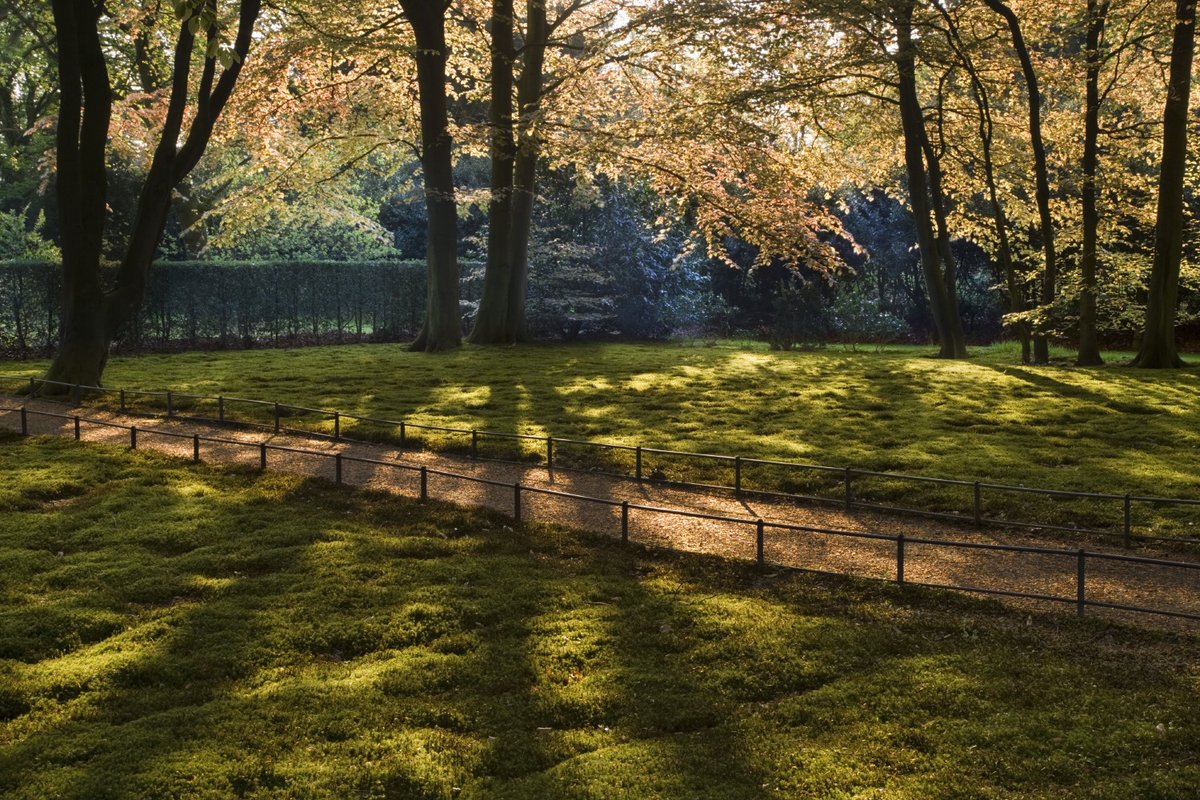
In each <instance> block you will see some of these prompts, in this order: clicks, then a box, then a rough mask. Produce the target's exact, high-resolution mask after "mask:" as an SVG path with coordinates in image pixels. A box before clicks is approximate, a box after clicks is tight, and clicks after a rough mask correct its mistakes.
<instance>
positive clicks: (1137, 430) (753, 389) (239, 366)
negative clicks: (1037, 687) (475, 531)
mask: <svg viewBox="0 0 1200 800" xmlns="http://www.w3.org/2000/svg"><path fill="white" fill-rule="evenodd" d="M928 352H929V349H928V348H893V349H891V350H889V351H888V352H884V353H876V352H871V351H860V352H850V351H847V350H843V349H841V348H830V349H828V350H824V351H820V352H794V353H781V352H771V351H768V350H766V349H765V347H763V346H761V345H759V346H746V345H741V346H733V345H727V346H717V347H703V346H688V345H679V344H580V345H539V346H527V347H517V348H481V347H465V348H463V349H462V350H459V351H456V352H452V353H449V354H445V355H436V356H430V355H426V354H419V353H416V354H415V353H408V352H406V351H405V350H404V349H403V348H402V347H400V346H394V345H356V346H346V347H319V348H309V349H297V350H260V351H249V352H246V351H241V352H220V353H216V352H210V353H187V354H178V355H161V356H157V355H156V356H143V357H138V358H116V359H113V360H112V362H111V363H110V365H109V368H108V371H107V373H106V381H107V382H108V384H109V385H110V386H114V387H115V386H125V387H131V388H141V389H165V388H174V389H176V390H180V391H194V392H198V393H204V394H213V395H215V394H226V395H237V396H243V397H250V398H260V399H269V400H279V401H282V402H285V403H294V404H298V405H307V406H319V407H324V408H336V409H339V410H341V411H344V412H350V413H354V414H360V415H366V416H373V417H383V418H389V419H398V418H404V419H405V420H407V421H410V422H423V423H427V424H434V425H448V426H457V427H465V428H472V427H476V428H480V429H488V430H493V431H499V432H508V433H515V432H519V433H529V434H535V435H541V436H545V435H553V436H556V437H568V438H582V439H594V440H599V441H606V442H614V443H625V444H642V445H645V446H649V447H660V448H668V449H680V450H691V451H703V452H712V453H722V454H730V455H735V454H741V455H747V456H757V457H760V458H767V459H780V460H788V461H803V462H810V463H820V464H828V465H833V466H850V467H855V468H859V469H871V470H886V471H900V472H908V473H915V474H919V475H927V476H935V477H946V478H960V479H966V480H972V481H974V480H980V481H985V482H987V481H994V482H1000V483H1010V484H1025V485H1030V486H1040V487H1046V488H1057V489H1075V490H1084V491H1100V492H1107V493H1115V494H1125V493H1127V492H1128V493H1132V494H1135V495H1138V494H1142V495H1168V496H1181V497H1196V496H1197V491H1196V476H1197V475H1198V474H1200V372H1198V371H1197V370H1196V369H1194V368H1192V369H1187V370H1182V371H1174V372H1157V371H1145V370H1132V369H1129V368H1126V367H1123V366H1109V367H1104V368H1100V369H1079V368H1073V367H1068V366H1061V365H1056V366H1049V367H1031V366H1021V365H1019V364H1017V363H1015V362H1016V351H1015V350H1014V349H1013V348H1012V347H1011V346H1002V347H996V348H991V349H988V348H976V349H974V350H973V354H974V355H973V358H971V359H970V360H969V361H962V362H946V361H940V360H936V359H933V358H928V357H925V355H926V354H927V353H928ZM1063 355H1065V354H1063ZM1125 356H1127V354H1125ZM1122 357H1123V356H1122V354H1108V358H1109V360H1110V363H1111V362H1112V361H1115V360H1119V359H1121V358H1122ZM43 367H44V364H43V363H41V362H36V363H35V362H24V363H15V364H14V363H10V364H8V365H0V371H2V372H7V373H18V374H27V375H36V374H39V371H40V370H41V369H42V368H43ZM13 386H15V384H10V388H11V387H13ZM232 410H233V411H235V412H236V413H242V414H244V413H249V412H250V411H251V409H245V408H241V409H232ZM205 411H206V412H207V413H213V414H215V407H208V408H206V409H205ZM259 413H260V414H262V415H264V416H263V417H260V418H265V415H266V414H268V413H269V412H267V411H266V410H261V411H260V412H259ZM288 422H289V423H290V424H294V425H305V424H308V425H312V426H314V427H318V428H323V429H325V430H328V429H329V428H330V426H331V423H329V422H327V421H322V420H320V419H316V418H311V419H305V418H303V417H296V418H293V419H290V420H288ZM352 427H353V426H352V425H351V424H347V426H346V430H347V431H348V432H350V429H351V428H352ZM358 432H359V433H361V434H375V435H378V434H379V433H381V432H380V431H373V430H370V429H369V426H365V425H364V426H360V428H359V431H358ZM466 441H467V440H466V439H465V438H464V437H462V436H458V437H449V436H445V435H440V434H435V435H431V436H427V437H426V441H425V443H426V444H429V445H431V446H435V447H455V448H459V449H461V448H463V447H464V446H465V444H466ZM503 444H505V443H497V442H496V441H495V440H491V441H488V440H485V442H484V448H485V450H486V452H490V453H493V454H499V453H500V447H501V446H502V445H503ZM544 449H545V448H544V445H543V444H539V443H535V442H530V443H527V445H526V453H525V455H526V456H527V457H530V458H539V457H540V456H541V453H542V452H544ZM558 453H559V458H560V460H561V461H562V462H566V463H575V464H581V465H600V464H601V463H604V465H605V466H609V467H616V468H618V469H621V470H624V471H629V470H631V469H632V466H633V465H632V455H631V454H628V453H615V454H610V455H609V457H608V461H607V462H601V461H598V460H597V456H596V455H595V454H594V453H592V454H588V453H585V452H583V451H581V450H579V449H578V448H572V447H570V446H565V445H564V446H560V447H559V449H558ZM646 468H647V470H648V471H649V470H653V469H657V470H659V471H661V472H662V473H663V474H664V475H665V476H666V477H668V478H685V479H700V480H720V481H722V482H726V483H727V482H729V481H730V480H731V478H732V476H731V475H730V474H728V473H729V472H730V469H729V467H728V465H720V466H716V465H713V464H711V463H691V462H686V461H682V460H679V459H671V458H664V457H650V458H648V460H647V464H646ZM745 481H746V485H747V487H748V488H770V489H777V488H783V489H787V490H792V491H800V492H817V493H822V494H827V495H829V496H831V497H838V496H840V495H839V492H840V488H839V484H837V483H836V476H834V478H833V479H831V478H829V477H828V476H820V475H817V474H814V473H808V472H800V473H794V472H793V473H786V474H785V473H784V472H783V471H781V470H771V471H768V470H767V469H766V468H747V469H746V471H745ZM855 483H856V491H857V492H858V494H859V496H863V497H868V498H875V499H882V500H887V501H890V502H902V503H906V504H909V505H916V506H923V507H930V508H944V509H959V510H964V509H969V507H970V490H969V489H961V488H960V489H938V488H932V487H924V486H913V485H912V484H908V483H896V482H894V481H888V480H884V479H865V478H864V479H857V480H856V481H855ZM985 511H986V512H989V513H998V514H1015V513H1017V512H1018V511H1020V512H1021V513H1025V514H1035V515H1037V516H1038V517H1039V518H1041V519H1045V520H1047V521H1055V522H1059V523H1063V524H1071V523H1076V524H1086V525H1095V526H1111V527H1119V525H1120V523H1121V519H1122V509H1121V507H1120V504H1119V503H1116V502H1109V503H1105V504H1101V505H1096V504H1082V503H1074V504H1071V503H1061V502H1058V503H1053V502H1051V501H1042V500H1032V499H1031V498H1029V497H1028V496H1025V495H1019V494H1000V493H988V494H987V496H986V497H985ZM1134 523H1135V526H1136V527H1137V528H1138V529H1139V530H1141V531H1143V532H1155V533H1165V534H1168V535H1178V534H1188V535H1196V530H1198V528H1197V527H1196V526H1198V525H1200V513H1192V514H1186V513H1182V512H1174V511H1171V510H1169V509H1153V508H1149V507H1147V506H1138V507H1137V508H1136V509H1135V520H1134Z"/></svg>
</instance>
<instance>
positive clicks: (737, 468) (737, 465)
mask: <svg viewBox="0 0 1200 800" xmlns="http://www.w3.org/2000/svg"><path fill="white" fill-rule="evenodd" d="M733 492H734V494H741V493H742V457H741V456H734V458H733Z"/></svg>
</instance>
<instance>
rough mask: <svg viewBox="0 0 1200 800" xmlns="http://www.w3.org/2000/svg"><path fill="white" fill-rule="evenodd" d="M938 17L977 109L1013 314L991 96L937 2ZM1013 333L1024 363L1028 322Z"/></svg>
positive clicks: (1015, 289)
mask: <svg viewBox="0 0 1200 800" xmlns="http://www.w3.org/2000/svg"><path fill="white" fill-rule="evenodd" d="M935 5H936V7H937V9H938V11H939V12H940V13H941V15H942V19H943V20H945V22H946V37H947V39H948V41H949V43H950V46H951V48H952V49H953V50H954V52H955V54H956V55H958V57H959V59H960V60H961V61H962V64H963V67H964V68H965V69H966V71H967V75H968V76H969V77H970V79H971V98H972V99H973V100H974V101H975V108H976V110H978V112H979V142H980V148H981V156H982V158H983V181H984V186H985V187H986V188H987V197H988V206H989V208H990V209H991V219H992V228H993V230H994V232H995V236H996V260H997V261H999V262H1000V272H1001V274H1002V275H1003V276H1004V283H1005V288H1006V289H1007V291H1008V310H1009V313H1011V314H1017V313H1020V312H1022V311H1024V310H1025V299H1024V297H1025V294H1024V291H1023V290H1022V287H1021V282H1020V280H1019V279H1018V277H1017V270H1016V265H1015V263H1014V261H1013V254H1012V243H1011V241H1010V240H1009V238H1008V229H1009V222H1008V215H1007V214H1006V213H1005V211H1004V204H1003V203H1002V202H1000V190H999V187H998V185H997V183H996V166H995V164H996V162H995V158H994V157H993V155H992V143H993V141H994V140H995V125H994V124H993V120H992V106H991V100H990V98H989V97H988V92H987V87H986V86H985V85H984V83H983V80H982V79H981V78H980V77H979V71H978V70H977V69H976V68H975V62H974V60H973V59H972V58H971V55H970V53H969V52H968V51H967V49H966V48H965V47H964V46H963V43H962V37H961V36H960V34H959V31H958V26H957V25H956V24H955V22H954V18H953V17H952V16H951V14H950V12H949V10H947V8H946V7H945V6H944V5H942V4H941V3H940V2H939V3H935ZM1014 327H1015V329H1016V331H1017V336H1018V337H1019V339H1020V341H1021V362H1022V363H1024V364H1028V363H1029V362H1030V360H1031V357H1032V350H1031V348H1030V336H1029V326H1028V324H1027V323H1024V322H1020V323H1017V324H1016V325H1015V326H1014Z"/></svg>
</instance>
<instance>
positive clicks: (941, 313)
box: [894, 0, 967, 358]
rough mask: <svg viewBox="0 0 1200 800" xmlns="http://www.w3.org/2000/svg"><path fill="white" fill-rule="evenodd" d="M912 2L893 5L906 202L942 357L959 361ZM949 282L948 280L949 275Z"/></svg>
mask: <svg viewBox="0 0 1200 800" xmlns="http://www.w3.org/2000/svg"><path fill="white" fill-rule="evenodd" d="M912 15H913V3H912V2H911V1H910V0H902V2H901V3H899V4H898V6H897V7H896V17H895V21H894V22H895V28H896V39H897V43H898V46H897V51H896V55H895V60H896V68H897V72H898V75H899V100H900V122H901V126H902V128H903V131H904V166H905V170H906V172H907V176H908V194H909V202H910V204H911V205H912V211H913V219H914V221H915V223H916V229H917V230H916V233H917V250H918V253H919V255H920V260H921V272H922V274H923V275H924V277H925V289H926V291H927V292H928V294H929V306H930V309H931V311H932V312H933V321H934V327H935V329H936V330H937V336H938V342H939V344H940V349H939V351H938V355H939V356H940V357H942V358H965V357H966V354H967V353H966V343H965V341H964V339H963V337H962V320H961V319H958V318H957V317H958V314H957V298H955V301H954V302H953V303H952V302H951V298H950V297H949V295H948V293H947V283H948V281H947V277H948V276H947V274H946V272H945V271H944V269H943V264H942V261H941V253H940V251H939V245H938V241H937V237H936V236H935V234H934V229H933V221H932V218H931V215H932V213H933V209H932V207H931V201H930V182H929V177H928V173H927V169H926V163H925V155H926V149H925V143H926V142H927V141H928V137H927V134H926V131H925V118H924V115H923V113H922V111H921V103H920V100H919V99H918V97H917V80H916V52H915V51H916V45H915V43H914V41H913V35H912V34H913V32H912ZM951 281H952V277H951Z"/></svg>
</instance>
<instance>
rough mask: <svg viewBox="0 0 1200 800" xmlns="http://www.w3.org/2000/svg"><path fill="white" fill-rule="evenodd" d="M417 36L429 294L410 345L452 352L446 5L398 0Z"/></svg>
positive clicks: (456, 331)
mask: <svg viewBox="0 0 1200 800" xmlns="http://www.w3.org/2000/svg"><path fill="white" fill-rule="evenodd" d="M401 6H402V7H403V9H404V13H405V16H407V17H408V21H409V24H410V25H411V26H412V29H413V35H414V37H415V39H416V45H417V47H416V53H415V57H416V60H417V93H418V102H419V104H420V114H421V169H422V171H423V172H424V174H425V210H426V216H427V223H426V225H427V228H426V229H427V231H428V239H427V242H428V243H427V246H426V250H425V263H426V265H427V270H428V275H429V277H428V292H427V293H426V300H425V321H424V323H423V324H422V327H421V333H420V334H419V335H418V336H417V339H416V341H415V342H413V343H412V345H411V346H410V349H412V350H417V351H425V352H429V353H432V352H437V351H439V350H450V349H452V348H455V347H458V346H459V344H461V343H462V315H461V312H460V309H459V294H458V210H457V207H456V205H455V201H454V174H453V160H452V159H453V148H452V143H451V140H450V128H449V124H448V119H449V116H448V111H447V107H446V106H447V104H446V59H447V56H448V55H449V53H448V50H447V47H446V4H445V2H443V0H437V1H436V2H432V3H430V2H419V0H401Z"/></svg>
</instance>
